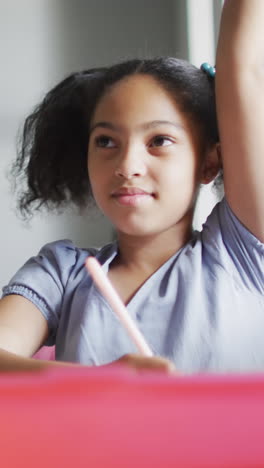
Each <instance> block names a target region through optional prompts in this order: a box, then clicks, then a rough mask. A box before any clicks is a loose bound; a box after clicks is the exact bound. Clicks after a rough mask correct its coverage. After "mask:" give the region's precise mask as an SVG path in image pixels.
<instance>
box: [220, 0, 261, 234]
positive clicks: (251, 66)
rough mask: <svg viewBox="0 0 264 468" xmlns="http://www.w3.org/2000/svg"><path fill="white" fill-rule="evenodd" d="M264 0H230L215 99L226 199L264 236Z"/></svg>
mask: <svg viewBox="0 0 264 468" xmlns="http://www.w3.org/2000/svg"><path fill="white" fill-rule="evenodd" d="M263 28H264V1H263V0H226V2H225V5H224V7H223V13H222V19H221V25H220V33H219V41H218V47H217V57H216V83H215V84H216V102H217V115H218V123H219V131H220V142H221V148H222V158H223V167H224V184H225V193H226V197H227V200H228V202H229V204H230V206H231V208H232V210H233V212H234V213H235V214H236V216H237V217H238V218H239V219H240V221H241V222H242V223H243V224H244V225H245V226H246V227H247V228H248V229H249V230H250V231H251V232H252V233H253V234H254V235H255V236H256V237H258V238H259V239H260V240H261V241H262V242H264V34H263Z"/></svg>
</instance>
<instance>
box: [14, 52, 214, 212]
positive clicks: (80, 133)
mask: <svg viewBox="0 0 264 468" xmlns="http://www.w3.org/2000/svg"><path fill="white" fill-rule="evenodd" d="M133 74H147V75H150V76H152V77H154V78H155V79H156V80H157V81H158V82H159V83H160V84H161V85H162V86H163V87H164V88H165V89H167V90H168V91H169V92H170V93H171V95H172V96H173V97H174V99H175V100H176V102H177V104H178V105H179V106H180V108H181V109H182V111H183V112H185V113H187V114H189V115H190V118H192V119H193V120H194V122H196V124H197V125H198V126H199V128H200V130H201V132H202V134H203V135H204V138H205V141H207V142H208V143H214V142H217V141H218V129H217V121H216V111H215V96H214V86H213V84H212V82H211V81H210V80H208V78H207V76H206V75H205V74H204V73H203V72H202V71H201V70H199V69H198V68H196V67H194V66H193V65H191V64H189V63H188V62H186V61H184V60H179V59H175V58H170V57H162V58H156V59H147V60H138V59H135V60H129V61H127V62H122V63H120V64H117V65H113V66H111V67H108V68H97V69H91V70H86V71H82V72H78V73H73V74H71V75H70V76H68V77H67V78H65V79H64V80H63V81H62V82H61V83H59V84H58V85H57V86H55V87H54V88H53V89H52V90H51V91H50V92H49V93H48V94H47V95H46V96H45V98H44V100H43V101H42V102H41V103H40V105H38V106H37V107H36V108H35V110H34V111H33V113H32V114H30V115H29V116H28V117H27V119H26V120H25V124H24V127H23V130H22V134H21V136H20V139H19V142H18V156H17V159H16V160H15V162H14V163H13V165H12V176H13V177H14V178H15V182H16V187H17V190H18V192H19V194H18V204H19V209H20V210H21V212H22V214H23V215H24V216H25V217H26V216H29V215H30V214H32V212H33V211H34V210H38V209H40V208H41V207H43V206H45V207H46V208H48V209H53V208H61V207H64V206H65V205H67V204H68V203H74V204H75V205H77V206H78V207H80V208H81V207H84V206H85V205H86V204H87V202H88V200H89V198H90V196H91V188H90V183H89V177H88V172H87V148H88V142H89V128H90V122H91V119H92V116H93V113H94V110H95V107H96V105H97V103H98V101H99V99H100V98H101V97H102V96H103V95H104V93H105V92H107V89H108V88H109V87H110V86H111V85H113V84H114V83H116V82H118V81H119V80H121V79H122V78H124V77H126V76H129V75H133ZM24 182H26V188H25V185H23V184H24ZM21 187H22V188H21Z"/></svg>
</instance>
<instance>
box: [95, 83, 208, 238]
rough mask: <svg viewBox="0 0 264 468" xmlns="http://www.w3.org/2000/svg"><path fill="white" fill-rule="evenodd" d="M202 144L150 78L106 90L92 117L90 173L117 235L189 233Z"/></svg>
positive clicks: (173, 103)
mask: <svg viewBox="0 0 264 468" xmlns="http://www.w3.org/2000/svg"><path fill="white" fill-rule="evenodd" d="M201 148H202V145H201V141H200V138H199V135H198V131H197V128H196V127H195V126H194V124H193V123H191V122H189V120H188V118H187V117H186V115H185V114H183V113H182V112H181V111H180V110H179V108H178V106H177V105H176V104H175V101H174V100H173V98H172V96H171V95H170V93H169V92H168V91H166V90H165V89H164V88H163V87H162V86H161V85H160V84H159V83H158V82H157V81H156V80H155V79H153V78H152V77H150V76H147V75H134V76H130V77H128V78H125V79H123V80H121V81H119V82H118V83H116V84H115V85H114V86H113V87H111V89H110V90H109V91H108V92H106V94H105V95H104V96H103V97H102V99H101V100H100V101H99V103H98V105H97V108H96V110H95V113H94V116H93V119H92V122H91V131H90V139H89V148H88V172H89V178H90V182H91V186H92V191H93V195H94V198H95V200H96V202H97V204H98V206H99V208H100V209H101V210H102V211H103V213H104V214H105V215H106V216H107V217H108V218H109V219H110V220H111V222H112V223H113V224H114V226H115V227H116V229H117V231H118V232H119V234H122V233H125V234H128V235H132V236H146V235H148V236H149V235H156V234H160V233H162V232H164V231H168V230H174V231H175V232H177V229H180V232H183V233H184V232H185V234H186V233H187V234H188V233H189V232H190V229H191V223H192V216H193V209H194V204H195V200H196V196H197V189H198V185H199V182H200V181H201V177H202V176H201V174H202V162H201V161H202V159H203V158H202V155H201V153H202V150H201Z"/></svg>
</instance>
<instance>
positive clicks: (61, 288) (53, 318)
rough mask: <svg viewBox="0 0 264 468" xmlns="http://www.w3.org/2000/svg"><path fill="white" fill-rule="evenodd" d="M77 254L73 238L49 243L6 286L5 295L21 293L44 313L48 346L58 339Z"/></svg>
mask: <svg viewBox="0 0 264 468" xmlns="http://www.w3.org/2000/svg"><path fill="white" fill-rule="evenodd" d="M77 257H78V251H77V249H76V247H75V246H74V245H73V243H72V242H71V241H68V240H65V241H57V242H53V243H50V244H46V245H45V246H44V247H43V248H42V249H41V250H40V252H39V254H38V255H37V256H35V257H32V258H30V259H29V260H28V261H27V262H26V263H25V264H24V266H22V268H20V269H19V270H18V272H17V273H16V274H15V275H14V277H13V278H12V279H11V281H10V282H9V284H8V285H7V286H5V287H4V288H3V296H6V295H10V294H18V295H21V296H23V297H25V298H26V299H29V300H30V301H31V302H32V303H33V304H34V305H35V306H36V307H37V308H38V309H39V310H40V311H41V312H42V314H43V315H44V317H45V318H46V320H47V322H48V326H49V330H50V334H49V338H48V340H47V342H46V344H48V345H52V344H54V342H55V337H56V331H57V328H58V323H59V318H60V311H61V307H62V301H63V300H64V292H65V290H66V286H67V282H68V279H69V276H70V273H71V271H72V269H73V268H74V266H75V264H76V261H77Z"/></svg>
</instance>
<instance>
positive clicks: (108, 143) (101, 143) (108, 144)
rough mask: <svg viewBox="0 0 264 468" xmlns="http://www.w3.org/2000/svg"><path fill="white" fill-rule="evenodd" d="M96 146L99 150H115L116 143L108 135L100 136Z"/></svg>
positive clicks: (96, 139)
mask: <svg viewBox="0 0 264 468" xmlns="http://www.w3.org/2000/svg"><path fill="white" fill-rule="evenodd" d="M95 144H96V146H97V147H99V148H115V143H114V141H113V140H112V138H110V137H108V136H106V135H100V136H98V137H96V138H95Z"/></svg>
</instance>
